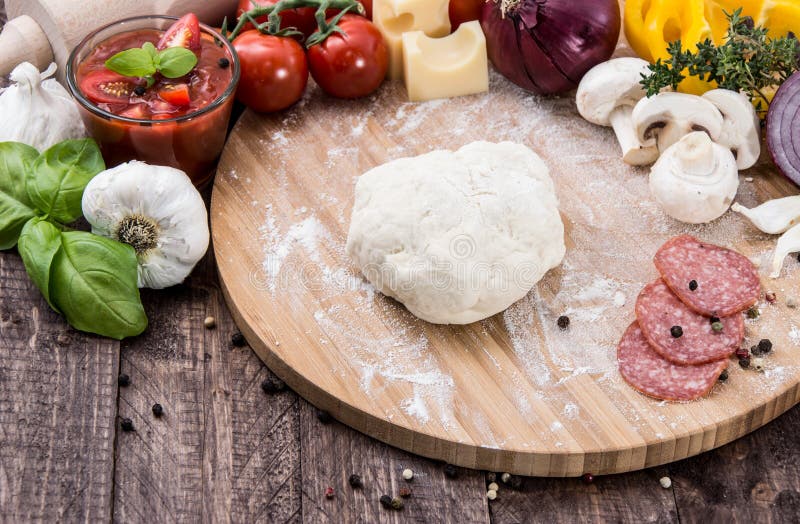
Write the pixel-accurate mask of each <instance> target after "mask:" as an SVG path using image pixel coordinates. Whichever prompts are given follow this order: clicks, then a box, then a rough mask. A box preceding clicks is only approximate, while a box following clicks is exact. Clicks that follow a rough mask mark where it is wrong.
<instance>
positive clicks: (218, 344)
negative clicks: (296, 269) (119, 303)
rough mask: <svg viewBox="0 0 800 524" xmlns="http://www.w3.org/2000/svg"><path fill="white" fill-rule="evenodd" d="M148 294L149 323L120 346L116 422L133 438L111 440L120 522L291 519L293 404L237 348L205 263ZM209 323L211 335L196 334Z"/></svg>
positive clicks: (296, 493)
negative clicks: (125, 382)
mask: <svg viewBox="0 0 800 524" xmlns="http://www.w3.org/2000/svg"><path fill="white" fill-rule="evenodd" d="M143 298H144V303H145V306H146V308H147V313H148V316H149V318H150V322H151V327H150V328H149V329H148V331H147V332H146V333H145V334H144V335H143V336H141V337H139V338H137V339H134V340H132V341H130V342H126V343H124V344H123V350H122V362H121V370H122V372H123V373H126V374H128V375H129V376H130V378H131V385H130V386H128V387H126V388H122V389H121V390H120V400H119V403H120V416H121V417H128V418H130V419H131V420H132V421H133V424H134V427H135V432H131V433H125V432H121V433H120V434H119V438H118V439H117V469H116V487H117V489H116V493H115V505H114V517H115V519H116V520H118V521H121V522H130V521H150V522H253V521H262V522H263V521H267V522H294V521H298V520H299V516H300V484H299V482H300V469H299V468H300V457H299V433H298V431H299V424H298V415H297V402H298V399H297V397H296V395H294V394H293V393H291V392H286V393H282V394H280V395H277V396H270V397H267V396H266V395H265V394H264V393H263V392H262V390H261V388H260V384H261V382H262V380H263V379H264V378H265V377H266V376H267V375H268V373H269V372H268V371H267V369H266V368H265V367H264V365H263V364H262V363H261V362H260V361H259V360H258V358H257V357H256V356H255V354H253V352H252V351H251V350H250V349H249V348H247V347H244V348H234V347H233V346H232V344H231V335H232V333H233V332H235V331H236V328H235V326H234V325H233V322H232V320H231V318H230V316H229V315H228V313H227V310H226V308H225V306H224V302H223V300H222V297H221V294H220V291H219V289H218V288H217V287H216V285H215V277H214V266H213V260H212V258H211V257H210V256H209V257H207V259H206V260H205V262H204V263H203V265H202V266H201V267H200V268H198V270H197V271H196V272H195V274H194V275H193V277H191V278H190V279H189V280H188V281H187V282H186V283H185V284H184V285H182V286H178V287H176V288H173V289H171V290H169V291H167V292H163V291H162V292H148V293H145V294H144V297H143ZM209 315H210V316H214V317H215V318H216V321H217V327H216V328H215V329H213V330H208V329H205V328H204V326H203V320H204V319H205V318H206V316H209ZM156 402H158V403H160V404H161V405H162V406H163V407H164V411H165V414H164V416H163V417H162V418H160V419H157V418H155V417H154V416H153V414H152V411H151V410H152V406H153V404H154V403H156Z"/></svg>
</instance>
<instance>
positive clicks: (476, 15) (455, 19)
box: [449, 0, 486, 31]
mask: <svg viewBox="0 0 800 524" xmlns="http://www.w3.org/2000/svg"><path fill="white" fill-rule="evenodd" d="M485 3H486V0H450V6H449V13H450V30H451V31H455V30H456V29H458V26H460V25H461V24H463V23H464V22H471V21H473V20H479V19H480V18H481V10H483V5H484V4H485Z"/></svg>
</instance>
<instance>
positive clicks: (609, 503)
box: [489, 466, 682, 524]
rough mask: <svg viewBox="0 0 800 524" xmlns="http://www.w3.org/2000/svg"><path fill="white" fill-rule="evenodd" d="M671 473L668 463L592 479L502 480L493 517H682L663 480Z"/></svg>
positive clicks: (510, 520)
mask: <svg viewBox="0 0 800 524" xmlns="http://www.w3.org/2000/svg"><path fill="white" fill-rule="evenodd" d="M666 474H667V469H666V467H663V466H662V467H658V468H652V469H648V470H643V471H637V472H634V473H625V474H622V475H610V476H604V477H596V478H595V479H594V481H593V482H592V483H591V484H587V483H585V482H584V481H583V480H582V479H580V478H571V479H559V480H556V479H546V478H523V479H522V485H521V486H520V487H519V489H511V488H507V487H505V486H503V485H502V484H500V492H499V494H498V497H497V499H496V500H494V501H493V502H491V503H490V504H489V509H490V511H491V515H492V523H493V524H519V523H524V522H548V523H561V522H563V523H572V522H637V523H645V522H648V523H668V522H669V523H671V522H678V511H677V508H676V506H675V499H674V497H673V493H672V489H664V488H662V487H661V485H660V484H659V479H660V478H661V477H663V476H664V475H666ZM498 483H499V482H498ZM681 516H682V515H681Z"/></svg>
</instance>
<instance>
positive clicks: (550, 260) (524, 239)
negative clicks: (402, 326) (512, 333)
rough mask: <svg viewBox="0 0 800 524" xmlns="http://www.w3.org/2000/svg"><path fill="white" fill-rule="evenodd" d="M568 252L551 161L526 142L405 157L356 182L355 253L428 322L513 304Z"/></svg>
mask: <svg viewBox="0 0 800 524" xmlns="http://www.w3.org/2000/svg"><path fill="white" fill-rule="evenodd" d="M564 252H565V246H564V224H563V223H562V222H561V216H560V215H559V213H558V200H557V198H556V195H555V191H554V187H553V181H552V180H551V179H550V176H549V174H548V169H547V166H546V165H545V164H544V162H543V161H542V159H541V158H539V156H537V155H536V153H534V152H533V151H531V150H530V149H528V148H527V147H525V146H523V145H520V144H514V143H511V142H503V143H500V144H492V143H489V142H474V143H472V144H468V145H466V146H464V147H462V148H461V149H459V150H458V151H455V152H452V151H433V152H431V153H427V154H425V155H421V156H418V157H414V158H401V159H398V160H395V161H392V162H389V163H386V164H383V165H381V166H378V167H376V168H375V169H372V170H370V171H368V172H367V173H365V174H364V175H363V176H361V177H360V178H359V180H358V182H357V184H356V193H355V205H354V207H353V214H352V218H351V222H350V233H349V235H348V238H347V253H348V254H349V255H350V256H351V257H352V258H353V259H354V260H355V262H356V264H357V265H358V267H359V269H360V270H361V272H362V273H363V274H364V276H365V277H366V278H367V279H368V280H369V281H370V282H371V283H372V284H373V285H374V286H375V287H376V288H377V289H378V290H379V291H380V292H381V293H383V294H385V295H388V296H390V297H392V298H395V299H396V300H398V301H400V302H402V303H403V304H404V305H405V306H406V307H407V308H408V310H409V311H411V313H413V314H414V315H416V316H418V317H419V318H421V319H423V320H427V321H428V322H433V323H436V324H468V323H471V322H476V321H478V320H481V319H483V318H486V317H490V316H492V315H494V314H496V313H499V312H501V311H503V310H505V309H506V308H508V307H509V306H510V305H511V304H513V303H514V302H516V301H517V300H519V299H520V298H522V297H524V296H525V295H526V294H527V293H528V292H529V291H530V290H531V288H532V287H533V286H534V285H535V284H536V283H537V282H538V281H539V280H541V279H542V277H543V276H544V274H545V273H546V272H547V271H549V270H550V269H552V268H553V267H555V266H557V265H559V264H560V263H561V260H562V259H563V258H564Z"/></svg>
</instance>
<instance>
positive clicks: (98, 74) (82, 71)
mask: <svg viewBox="0 0 800 524" xmlns="http://www.w3.org/2000/svg"><path fill="white" fill-rule="evenodd" d="M174 22H175V18H173V17H163V16H148V17H138V18H131V19H126V20H122V21H120V22H116V23H114V24H110V25H108V26H105V27H103V28H101V29H99V30H97V31H95V32H94V33H92V34H91V35H89V36H88V37H86V39H84V41H83V42H81V44H79V45H78V46H77V47H76V48H75V50H74V51H73V52H72V55H71V56H70V60H69V62H68V64H67V81H68V84H69V87H70V90H71V91H72V94H73V96H75V98H76V100H77V101H78V105H79V108H80V111H81V116H82V118H83V120H84V122H85V124H86V126H87V129H88V130H89V133H90V134H91V136H92V137H94V139H95V140H96V141H97V142H98V144H99V145H100V149H101V150H102V152H103V157H104V158H105V161H106V164H107V165H108V166H109V167H111V166H115V165H118V164H120V163H123V162H127V161H129V160H134V159H136V160H141V161H144V162H147V163H149V164H156V165H168V166H172V167H177V168H178V169H181V170H183V171H185V172H186V173H187V175H189V177H190V178H191V179H192V181H193V182H194V183H195V185H196V186H198V187H200V186H203V185H205V184H206V183H207V182H208V181H209V180H210V179H211V177H212V175H213V172H214V168H215V165H216V162H217V159H218V158H219V154H220V153H221V152H222V148H223V146H224V144H225V137H226V134H227V130H228V121H229V120H230V115H231V109H232V107H233V101H234V96H233V95H234V93H235V89H236V84H237V82H238V79H239V63H238V58H237V57H236V53H235V51H234V50H233V47H232V46H231V45H230V44H229V43H228V42H227V41H225V40H224V39H222V38H221V37H220V36H219V35H217V34H216V33H215V32H214V31H213V30H212V29H211V28H209V27H207V26H203V25H202V24H200V28H201V31H200V35H199V39H198V41H197V42H196V45H193V47H194V49H193V50H194V52H195V54H196V55H197V57H198V61H197V65H196V66H195V67H194V69H193V70H192V71H191V72H190V73H188V74H187V75H185V76H183V77H180V78H174V79H170V78H165V77H163V76H161V75H160V74H158V73H156V74H155V75H154V83H153V84H152V85H151V86H147V82H146V81H145V80H144V79H140V78H135V77H126V76H123V75H120V74H118V73H115V72H113V71H111V70H109V69H108V68H107V67H106V65H105V62H106V60H108V59H109V58H111V57H112V56H114V55H115V54H117V53H119V52H121V51H124V50H127V49H132V48H140V47H142V45H143V44H145V43H146V42H150V43H152V44H153V45H158V44H159V42H160V41H161V39H162V38H163V37H164V33H165V31H164V30H165V29H167V28H168V27H170V26H171V25H172V24H173V23H174Z"/></svg>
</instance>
